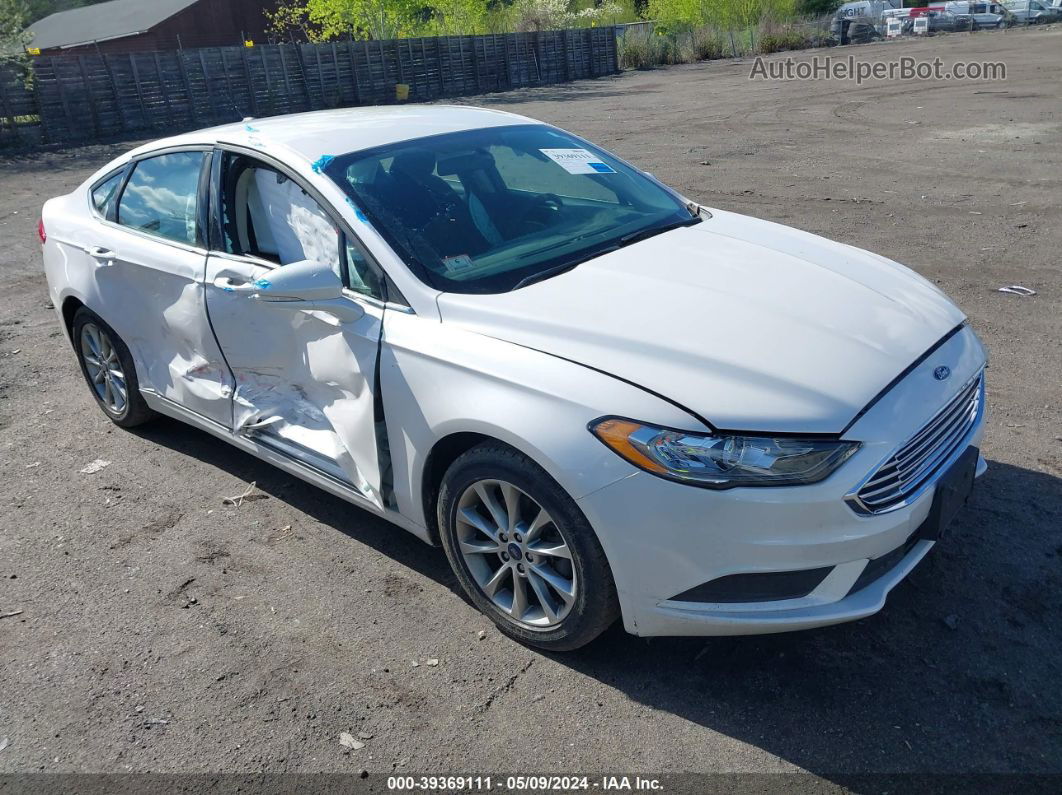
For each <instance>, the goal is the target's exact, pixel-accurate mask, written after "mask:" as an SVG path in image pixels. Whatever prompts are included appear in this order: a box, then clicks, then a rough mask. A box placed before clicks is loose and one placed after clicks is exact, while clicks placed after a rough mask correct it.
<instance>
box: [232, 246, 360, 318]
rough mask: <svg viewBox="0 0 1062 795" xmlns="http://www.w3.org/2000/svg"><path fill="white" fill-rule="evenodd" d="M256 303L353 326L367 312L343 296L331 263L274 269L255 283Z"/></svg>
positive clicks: (304, 264) (302, 262) (308, 261)
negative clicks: (318, 314)
mask: <svg viewBox="0 0 1062 795" xmlns="http://www.w3.org/2000/svg"><path fill="white" fill-rule="evenodd" d="M252 297H253V298H254V299H255V300H256V301H261V302H263V303H267V304H269V305H270V306H276V307H281V308H286V309H295V310H307V309H309V310H316V311H319V312H326V313H328V314H330V315H332V316H334V317H336V318H338V319H339V320H341V321H344V322H353V321H355V320H358V319H359V318H361V317H362V316H363V315H364V314H365V312H364V311H363V310H362V309H361V307H360V306H358V305H357V304H356V303H355V302H354V301H350V300H348V299H347V298H345V297H344V295H343V282H342V281H340V279H339V277H338V276H336V274H335V271H333V270H332V268H331V267H329V265H328V264H327V263H324V262H315V261H313V260H303V261H301V262H293V263H291V264H290V265H282V266H281V267H279V268H274V269H273V270H271V271H270V272H269V273H267V274H266V275H265V277H263V278H261V279H259V280H258V281H256V282H255V283H254V292H253V296H252Z"/></svg>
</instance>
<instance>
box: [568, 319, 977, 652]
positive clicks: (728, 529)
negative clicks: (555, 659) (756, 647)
mask: <svg viewBox="0 0 1062 795" xmlns="http://www.w3.org/2000/svg"><path fill="white" fill-rule="evenodd" d="M940 363H947V364H949V365H950V366H951V369H952V371H953V372H954V373H955V375H956V378H955V380H953V381H952V382H951V383H950V385H945V384H941V383H939V382H935V381H934V379H933V377H932V371H933V368H934V367H936V366H937V365H939V364H940ZM983 364H984V358H983V349H982V348H981V346H980V343H979V342H977V340H976V337H975V336H974V335H973V333H972V332H970V331H969V330H965V331H964V332H962V333H960V334H957V335H956V336H955V337H954V338H953V339H952V340H950V341H949V342H948V343H947V344H946V345H944V346H942V348H941V349H940V350H939V351H937V352H935V353H934V355H933V356H932V357H930V358H929V359H928V360H927V361H926V362H924V363H923V364H922V365H920V366H919V367H918V368H916V369H915V370H913V371H912V372H911V373H910V374H909V375H908V376H907V377H906V378H905V379H904V380H903V381H901V382H900V383H899V384H898V385H896V386H895V387H894V388H893V389H892V390H891V391H890V392H889V393H888V394H887V395H886V396H885V397H884V398H882V399H881V400H880V401H879V402H878V403H877V404H875V405H874V406H873V407H872V408H871V409H870V410H869V411H868V412H867V413H866V414H865V415H864V416H863V417H862V418H860V420H859V421H858V422H857V423H856V424H855V425H853V426H852V428H851V429H850V431H849V432H848V433H847V434H845V438H848V439H853V440H859V441H861V442H862V445H863V446H862V447H861V448H860V450H859V451H858V452H857V453H856V454H855V455H854V456H852V458H850V459H849V460H848V461H847V462H846V463H845V464H844V465H843V466H842V467H841V468H840V469H839V470H838V471H837V472H835V473H833V474H832V475H831V476H830V477H828V478H827V479H826V480H824V481H822V482H820V483H816V484H812V485H807V486H792V487H775V488H735V489H731V490H728V491H713V490H709V489H701V488H696V487H693V486H689V485H685V484H680V483H675V482H672V481H668V480H663V479H661V478H657V477H654V476H653V475H650V474H648V473H645V472H641V471H632V473H631V474H630V475H629V476H628V477H626V478H624V479H623V480H620V481H618V482H616V483H613V484H611V485H609V486H606V487H605V488H603V489H600V490H598V491H596V492H594V493H592V494H589V495H587V496H585V497H583V498H582V499H581V500H579V505H580V507H581V508H582V509H583V512H584V513H585V515H586V516H587V519H588V520H589V521H590V523H591V525H592V526H593V527H594V528H595V530H597V533H598V537H599V539H600V540H601V544H602V547H603V548H604V550H605V554H606V556H607V557H608V559H609V563H610V565H611V566H612V571H613V575H614V578H615V581H616V587H617V591H618V593H619V598H620V605H621V608H622V611H623V621H624V626H625V627H626V629H627V630H628V631H629V632H631V633H633V634H636V635H744V634H762V633H771V632H786V631H792V630H799V629H809V628H812V627H820V626H826V625H829V624H837V623H841V622H844V621H852V620H855V619H859V618H864V617H866V616H869V615H872V614H873V613H876V612H878V611H879V610H881V608H882V607H883V606H884V604H885V598H886V596H887V595H888V593H889V591H891V590H892V588H893V587H895V585H896V584H897V583H898V582H899V581H900V580H902V579H903V578H904V577H905V576H907V574H908V573H909V572H910V571H911V570H912V569H913V568H914V567H915V566H916V565H917V564H918V563H919V561H921V560H922V558H923V557H925V555H926V553H928V552H929V550H930V549H931V548H932V547H933V544H934V541H932V540H929V539H926V538H921V537H920V535H919V531H920V529H921V528H922V527H923V523H924V522H925V521H926V519H927V516H928V515H929V512H930V507H931V505H932V502H933V497H934V494H935V492H936V486H935V481H934V482H932V483H930V484H929V485H928V487H927V488H925V489H924V490H923V491H921V493H920V494H919V496H918V497H917V499H914V500H912V501H911V502H909V503H908V504H905V505H903V506H902V507H900V508H898V509H896V510H890V511H889V512H887V513H881V514H874V515H860V514H859V513H857V512H856V511H854V510H853V509H852V508H851V507H850V505H849V504H848V503H846V501H845V497H846V495H847V494H849V493H850V492H851V489H852V488H853V487H854V486H855V485H856V484H858V483H859V482H860V481H861V480H862V479H863V478H864V477H865V476H866V475H867V473H868V472H871V471H872V470H873V469H874V468H875V467H876V466H877V465H878V464H879V463H880V462H881V461H882V459H883V458H885V457H886V456H887V455H888V453H889V452H891V451H892V450H893V449H895V448H896V446H897V445H898V444H899V443H900V442H902V441H903V440H904V439H907V438H910V436H911V435H913V434H914V433H915V432H916V431H917V430H918V429H919V428H921V427H922V426H923V425H924V424H925V422H926V421H927V420H928V419H929V418H930V417H931V416H932V414H933V412H934V411H935V409H936V408H937V407H939V406H941V405H944V403H945V402H946V401H947V400H948V399H949V397H950V395H949V392H948V390H949V388H950V389H951V390H952V393H953V392H954V387H955V384H956V383H964V382H965V381H966V380H967V379H968V378H970V377H972V376H973V374H974V373H976V372H977V371H978V370H979V369H980V368H981V367H983ZM983 424H984V418H983V415H981V416H979V417H978V419H977V421H976V423H975V424H974V425H973V427H972V428H971V429H970V432H969V436H968V438H967V439H966V441H965V443H964V444H963V445H962V449H964V450H965V449H968V448H969V446H970V445H973V446H976V447H979V446H980V441H981V438H982V435H983ZM986 469H987V465H986V464H985V462H984V459H983V458H979V459H978V462H977V471H976V474H977V475H978V476H980V475H981V474H983V473H984V471H985V470H986ZM943 472H944V469H941V471H940V472H939V473H938V475H937V476H938V477H939V475H940V474H943ZM800 572H804V573H806V574H808V575H809V576H810V577H811V580H810V585H809V586H808V588H806V589H804V590H802V591H800V590H799V585H798V584H797V585H795V586H793V582H791V583H790V587H796V588H797V589H798V591H797V592H796V593H794V594H789V595H787V598H774V597H771V596H770V595H765V594H769V592H770V586H766V587H759V586H749V585H748V583H750V582H753V583H770V582H771V580H772V577H771V576H770V575H772V574H777V573H785V576H783V577H779V578H777V579H778V580H782V581H784V580H786V578H787V577H788V578H789V579H790V580H791V581H799V580H800V579H801V577H800V575H799V574H798V573H800ZM804 579H805V584H807V582H808V580H807V578H804ZM721 582H730V583H737V584H740V587H738V588H737V593H738V594H739V596H738V597H737V598H734V597H733V595H731V597H730V598H718V599H716V598H715V597H712V596H710V595H708V596H706V595H705V594H712V593H718V592H719V589H716V590H713V589H712V587H711V586H712V585H713V584H715V583H721ZM706 585H707V586H708V587H707V588H706V587H705V586H706ZM782 587H783V589H784V587H785V586H782ZM742 589H746V590H742ZM757 590H759V591H760V592H759V593H756V591H757ZM741 593H753V594H755V599H748V600H744V601H742V600H741V597H740V594H741ZM713 600H714V601H713Z"/></svg>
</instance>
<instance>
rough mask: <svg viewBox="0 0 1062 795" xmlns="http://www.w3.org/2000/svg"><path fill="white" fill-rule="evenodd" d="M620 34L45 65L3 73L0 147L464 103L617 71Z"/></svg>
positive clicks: (154, 55)
mask: <svg viewBox="0 0 1062 795" xmlns="http://www.w3.org/2000/svg"><path fill="white" fill-rule="evenodd" d="M618 69H619V67H618V61H617V52H616V33H615V31H614V29H613V28H611V27H605V28H578V29H572V30H555V31H543V32H539V33H508V34H497V35H487V36H445V37H439V38H422V39H394V40H390V41H338V42H332V43H328V44H279V45H256V46H254V47H213V48H205V49H196V50H175V51H169V52H139V53H122V54H110V55H103V54H100V55H76V56H75V55H70V56H52V57H37V58H34V59H33V60H32V72H33V74H32V78H31V79H27V78H26V76H25V75H23V74H19V73H17V72H16V71H14V70H0V147H19V148H31V147H34V146H40V145H48V144H80V143H89V142H93V141H101V140H106V139H113V138H117V137H121V136H123V135H127V134H130V133H144V134H149V133H153V132H156V133H159V134H160V135H161V134H170V133H175V132H179V131H182V130H191V129H195V128H198V127H205V126H208V125H211V124H221V123H224V122H229V121H238V120H240V119H242V118H244V117H246V116H256V117H260V116H273V115H276V114H280V113H296V112H299V111H306V110H319V109H323V108H337V107H346V106H352V105H376V104H383V103H391V102H395V101H396V86H398V85H399V84H403V85H406V86H408V87H409V96H408V101H410V102H419V101H425V100H432V99H438V98H440V97H456V96H461V95H463V94H478V93H483V92H488V91H506V90H509V89H513V88H521V87H525V86H539V85H548V84H551V83H561V82H565V81H568V80H576V79H579V78H587V77H597V76H600V75H606V74H613V73H615V72H617V71H618Z"/></svg>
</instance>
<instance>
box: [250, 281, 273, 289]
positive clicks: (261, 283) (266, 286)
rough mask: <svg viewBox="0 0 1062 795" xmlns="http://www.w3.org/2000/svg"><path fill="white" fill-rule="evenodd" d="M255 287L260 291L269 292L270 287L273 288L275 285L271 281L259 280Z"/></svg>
mask: <svg viewBox="0 0 1062 795" xmlns="http://www.w3.org/2000/svg"><path fill="white" fill-rule="evenodd" d="M254 286H255V287H257V288H258V289H259V290H268V289H269V288H270V287H272V286H273V284H272V283H271V282H270V281H269V279H258V280H257V281H256V282H255V283H254Z"/></svg>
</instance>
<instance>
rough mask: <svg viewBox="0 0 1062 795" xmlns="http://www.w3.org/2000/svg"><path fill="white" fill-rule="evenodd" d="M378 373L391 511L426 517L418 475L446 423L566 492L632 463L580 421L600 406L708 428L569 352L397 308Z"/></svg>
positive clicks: (627, 469)
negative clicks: (488, 442) (562, 354)
mask: <svg viewBox="0 0 1062 795" xmlns="http://www.w3.org/2000/svg"><path fill="white" fill-rule="evenodd" d="M380 383H381V394H382V396H383V405H384V414H385V418H386V423H387V434H388V441H389V444H390V452H391V462H392V470H393V485H394V493H395V498H396V501H397V503H398V508H399V510H400V512H401V513H402V514H403V515H404V516H406V517H407V518H408V519H410V520H412V521H414V522H416V523H417V524H420V525H424V526H427V525H428V523H429V522H428V517H427V516H426V515H425V511H424V505H423V500H422V499H421V495H422V494H423V487H424V477H425V471H426V465H427V462H428V457H429V454H430V453H431V451H432V448H433V447H434V446H435V444H436V443H437V442H438V441H439V440H441V439H444V438H446V437H448V436H451V435H452V434H455V433H477V434H482V435H484V436H488V437H491V438H494V439H498V440H499V441H502V442H504V443H506V444H508V445H510V446H512V447H514V448H515V449H517V450H519V451H520V452H522V453H523V454H524V455H526V456H528V457H529V458H531V459H532V460H533V461H535V462H536V463H537V464H538V465H539V466H541V467H542V468H543V469H545V470H546V472H548V473H549V474H550V475H551V476H552V477H553V479H554V480H556V481H557V482H558V483H559V484H560V485H561V487H562V488H564V489H565V491H567V493H568V494H569V495H570V496H571V497H572V498H573V499H579V498H581V497H584V496H586V495H587V494H590V493H592V492H594V491H596V490H598V489H600V488H603V487H604V486H607V485H609V484H611V483H615V482H616V481H617V480H620V479H621V478H624V477H627V476H629V475H631V474H633V473H634V472H636V471H637V470H636V469H635V468H634V467H632V466H631V465H630V464H628V463H627V462H626V461H624V460H623V459H621V458H620V457H619V456H617V455H616V454H615V453H613V452H612V451H611V450H609V449H608V448H606V447H605V446H604V445H603V444H601V443H600V442H599V441H598V440H597V439H596V438H594V436H593V435H592V434H591V433H590V432H589V431H588V430H587V424H588V423H590V422H591V421H592V420H594V419H596V418H598V417H601V416H603V415H606V414H616V415H622V416H626V417H634V418H637V419H639V420H643V421H645V422H650V423H656V424H660V425H664V426H670V427H682V428H687V429H689V430H703V431H708V430H709V429H708V428H705V427H704V426H703V425H702V424H701V423H700V422H699V421H698V420H696V419H695V418H694V417H693V416H691V415H690V414H688V413H686V412H685V411H683V410H682V409H680V408H679V407H677V406H674V405H672V404H670V403H668V402H667V401H665V400H663V399H661V398H659V397H657V396H655V395H653V394H651V393H649V392H647V391H645V390H643V389H640V388H638V387H636V386H634V385H632V384H629V383H626V382H624V381H620V380H618V379H616V378H613V377H611V376H609V375H607V374H605V373H601V372H598V371H596V370H591V369H589V368H587V367H583V366H582V365H579V364H576V363H574V362H569V361H567V360H564V359H559V358H557V357H554V356H551V355H549V354H546V353H542V352H539V351H535V350H531V349H529V348H524V347H521V346H519V345H514V344H512V343H508V342H504V341H501V340H497V339H493V338H491V337H486V336H483V335H480V334H477V333H475V332H470V331H466V330H463V329H460V328H457V327H454V326H450V325H447V324H446V323H439V322H438V321H435V320H429V319H425V318H420V317H417V316H416V315H411V314H406V313H402V312H394V311H388V312H386V313H385V318H384V335H383V344H382V348H381V354H380Z"/></svg>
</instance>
